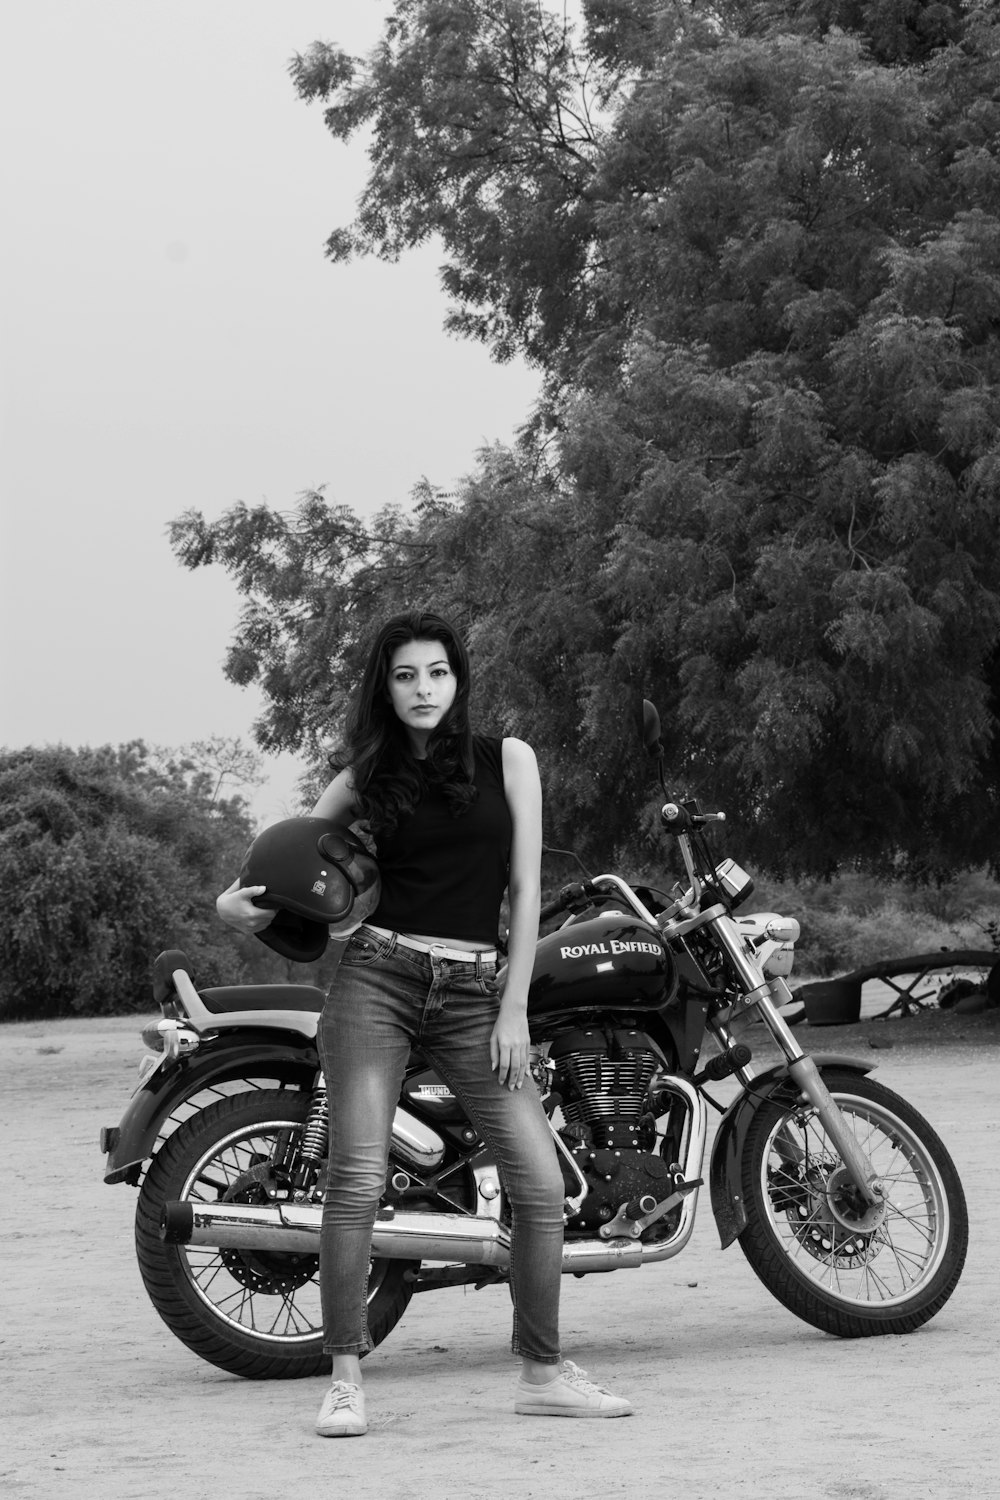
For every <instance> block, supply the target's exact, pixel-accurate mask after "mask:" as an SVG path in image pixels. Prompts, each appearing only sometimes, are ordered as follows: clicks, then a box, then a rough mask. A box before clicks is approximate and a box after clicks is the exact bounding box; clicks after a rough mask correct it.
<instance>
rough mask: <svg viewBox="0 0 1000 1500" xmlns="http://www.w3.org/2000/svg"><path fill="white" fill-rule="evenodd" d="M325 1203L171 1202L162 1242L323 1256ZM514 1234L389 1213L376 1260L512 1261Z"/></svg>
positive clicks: (458, 1218)
mask: <svg viewBox="0 0 1000 1500" xmlns="http://www.w3.org/2000/svg"><path fill="white" fill-rule="evenodd" d="M322 1218H323V1210H322V1207H321V1206H320V1205H319V1204H310V1203H280V1204H265V1205H262V1206H261V1207H259V1208H258V1207H256V1206H255V1205H253V1204H246V1203H199V1202H198V1201H197V1200H195V1199H193V1198H185V1199H182V1200H181V1201H180V1202H178V1203H166V1204H164V1206H163V1213H162V1215H161V1219H160V1236H161V1238H162V1239H164V1240H165V1241H166V1242H167V1244H170V1245H211V1246H214V1247H216V1248H217V1249H220V1250H265V1249H266V1250H278V1251H280V1250H290V1251H296V1252H298V1253H299V1254H301V1253H303V1252H307V1253H309V1254H312V1255H316V1254H317V1253H318V1252H319V1232H320V1224H321V1222H322ZM509 1246H510V1233H509V1231H508V1229H507V1228H506V1226H505V1225H503V1224H501V1223H499V1222H498V1221H497V1220H496V1219H482V1218H469V1217H467V1216H466V1215H465V1214H427V1213H395V1212H393V1210H392V1209H382V1210H381V1211H380V1213H379V1216H378V1218H377V1219H376V1220H375V1227H374V1229H373V1231H372V1255H375V1256H379V1257H381V1258H382V1259H384V1260H444V1261H458V1262H460V1263H461V1264H463V1265H470V1266H478V1265H486V1266H501V1267H506V1266H507V1265H508V1264H509V1262H510V1249H509Z"/></svg>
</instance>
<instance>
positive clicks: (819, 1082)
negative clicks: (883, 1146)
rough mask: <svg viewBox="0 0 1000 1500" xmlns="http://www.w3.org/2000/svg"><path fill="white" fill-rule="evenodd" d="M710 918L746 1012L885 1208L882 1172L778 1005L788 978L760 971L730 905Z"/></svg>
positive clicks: (862, 1190) (746, 1080)
mask: <svg viewBox="0 0 1000 1500" xmlns="http://www.w3.org/2000/svg"><path fill="white" fill-rule="evenodd" d="M706 915H708V917H709V920H708V922H707V923H706V926H708V927H710V928H711V930H712V932H713V933H714V935H715V937H716V939H717V941H718V943H719V946H720V947H721V948H722V949H723V950H724V952H725V954H726V956H727V958H728V959H729V961H730V964H731V965H732V968H733V969H734V970H735V973H736V976H737V978H738V980H739V982H740V987H741V988H742V989H744V991H745V994H744V998H743V1005H742V1006H741V1010H745V1009H749V1007H750V1006H752V1005H755V1006H756V1007H757V1011H758V1013H759V1015H760V1017H761V1020H762V1021H763V1022H764V1024H765V1025H766V1027H767V1029H768V1031H770V1033H771V1035H772V1036H773V1037H774V1040H775V1041H776V1042H777V1044H778V1046H779V1048H780V1049H781V1051H782V1052H783V1054H784V1056H785V1060H786V1062H787V1063H788V1072H789V1076H790V1077H791V1078H792V1079H793V1081H794V1082H795V1084H796V1085H797V1086H798V1088H799V1091H800V1093H801V1094H802V1097H803V1100H806V1101H808V1102H809V1103H810V1104H811V1105H812V1106H813V1108H814V1109H815V1111H816V1113H817V1115H818V1116H819V1118H820V1120H821V1121H822V1123H823V1128H824V1129H825V1131H826V1133H827V1135H828V1137H829V1138H830V1140H831V1141H832V1142H833V1145H834V1146H835V1147H836V1149H837V1152H838V1154H839V1156H840V1159H841V1161H842V1162H843V1163H844V1166H845V1167H846V1168H847V1172H848V1175H849V1177H850V1179H851V1181H852V1183H853V1184H854V1186H855V1188H856V1189H857V1191H858V1193H859V1194H860V1196H861V1198H862V1200H863V1201H864V1202H865V1203H866V1204H868V1205H869V1207H871V1208H877V1207H879V1206H880V1205H881V1202H882V1199H881V1197H880V1196H879V1194H878V1192H877V1191H876V1190H875V1188H874V1186H873V1183H874V1182H875V1178H876V1174H875V1173H874V1172H873V1171H872V1167H871V1163H870V1162H869V1160H868V1158H867V1156H866V1155H865V1153H864V1152H863V1151H862V1150H861V1147H860V1146H859V1145H858V1142H857V1137H856V1136H855V1135H854V1134H853V1133H852V1132H851V1131H850V1130H849V1129H848V1127H847V1125H846V1123H845V1121H844V1117H843V1115H842V1114H841V1112H840V1110H839V1109H838V1108H837V1105H836V1103H835V1101H834V1099H833V1096H832V1095H831V1093H830V1090H829V1089H828V1088H827V1086H826V1084H825V1083H824V1082H823V1078H822V1075H821V1074H820V1071H819V1069H818V1068H817V1066H816V1064H815V1062H814V1061H813V1059H812V1058H811V1057H810V1056H809V1055H808V1054H807V1053H806V1052H804V1051H803V1049H802V1048H801V1047H800V1046H799V1044H798V1042H797V1041H796V1039H795V1036H794V1034H793V1032H792V1030H791V1028H790V1027H789V1026H788V1024H787V1023H786V1022H785V1020H784V1019H783V1017H782V1016H781V1015H780V1014H779V1012H778V1007H777V1006H776V1005H775V1003H774V999H773V994H774V992H775V990H777V992H778V993H779V995H780V994H781V993H782V991H783V992H784V994H783V996H782V1003H785V1000H790V999H791V992H790V991H789V989H788V986H787V985H786V984H785V982H784V980H783V979H772V980H771V981H770V982H768V981H767V980H765V979H764V977H763V975H762V974H761V972H760V969H759V968H758V967H757V965H756V964H755V963H754V961H753V959H752V958H750V957H749V956H748V954H747V951H746V946H745V943H744V939H743V936H742V934H741V933H740V930H739V928H738V927H737V926H736V923H735V922H734V921H733V919H732V917H730V916H729V914H728V912H727V911H726V910H725V908H724V907H714V908H712V909H711V912H710V913H707V914H706ZM737 1076H739V1077H740V1082H741V1083H742V1084H743V1086H744V1088H749V1087H750V1086H751V1083H752V1079H751V1078H750V1076H749V1075H748V1074H746V1072H745V1070H743V1069H741V1070H739V1073H738V1075H737Z"/></svg>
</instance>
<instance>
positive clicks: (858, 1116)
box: [740, 1069, 969, 1338]
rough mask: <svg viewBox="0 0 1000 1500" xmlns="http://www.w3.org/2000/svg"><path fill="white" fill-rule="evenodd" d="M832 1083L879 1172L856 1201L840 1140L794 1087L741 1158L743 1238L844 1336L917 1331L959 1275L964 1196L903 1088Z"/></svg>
mask: <svg viewBox="0 0 1000 1500" xmlns="http://www.w3.org/2000/svg"><path fill="white" fill-rule="evenodd" d="M823 1080H824V1082H825V1083H826V1086H827V1088H828V1089H829V1090H830V1093H831V1094H832V1095H833V1098H834V1100H835V1101H836V1104H837V1106H838V1108H839V1109H840V1112H841V1114H842V1115H843V1117H844V1119H845V1121H846V1123H847V1126H848V1128H849V1129H850V1130H851V1131H853V1133H854V1135H855V1137H856V1139H857V1142H858V1145H859V1146H860V1148H861V1150H862V1151H863V1152H864V1153H865V1155H866V1157H867V1158H868V1160H869V1161H870V1162H871V1164H872V1167H873V1169H874V1171H875V1173H876V1182H875V1186H876V1188H877V1190H878V1193H879V1197H880V1202H879V1204H878V1206H877V1207H875V1208H871V1207H870V1206H867V1207H866V1205H864V1204H863V1203H859V1202H858V1201H857V1199H856V1197H855V1195H854V1192H853V1188H852V1184H851V1182H850V1180H849V1178H848V1176H847V1173H846V1170H845V1168H844V1166H843V1164H842V1162H841V1160H840V1157H839V1156H838V1154H837V1152H836V1149H835V1148H834V1146H833V1143H832V1142H831V1141H830V1139H829V1137H828V1136H827V1134H826V1131H825V1129H824V1127H823V1125H822V1123H821V1121H820V1120H819V1118H818V1116H817V1115H816V1112H815V1110H814V1109H813V1108H812V1106H811V1105H809V1104H803V1103H802V1102H801V1098H800V1096H799V1094H798V1092H797V1091H795V1093H794V1095H793V1094H792V1091H791V1089H789V1090H788V1091H785V1092H784V1093H782V1092H779V1093H778V1094H777V1095H774V1096H772V1097H771V1098H770V1099H768V1100H767V1101H766V1102H765V1103H764V1104H762V1105H761V1107H760V1109H759V1110H758V1111H757V1114H756V1115H755V1116H754V1119H753V1121H752V1123H751V1125H750V1128H749V1130H748V1132H747V1138H746V1143H745V1148H744V1153H743V1161H742V1179H743V1193H744V1203H745V1206H746V1211H747V1215H748V1217H749V1223H748V1224H747V1227H746V1228H745V1229H744V1231H743V1233H742V1234H741V1235H740V1246H741V1248H742V1250H743V1253H744V1254H745V1255H746V1258H747V1260H748V1261H749V1262H750V1264H751V1266H752V1267H753V1269H754V1271H755V1272H756V1273H757V1275H758V1276H759V1277H760V1279H761V1281H762V1282H763V1283H764V1285H765V1286H766V1287H767V1289H768V1291H770V1292H771V1293H772V1294H773V1295H774V1296H775V1297H777V1299H778V1301H779V1302H782V1303H784V1305H785V1307H787V1308H789V1309H790V1311H791V1312H793V1313H795V1314H796V1315H797V1316H798V1317H800V1318H802V1319H803V1320H804V1321H805V1322H807V1323H811V1324H812V1325H813V1326H814V1327H815V1328H821V1329H823V1330H824V1332H826V1333H834V1334H839V1335H840V1336H841V1337H843V1338H867V1337H871V1336H872V1335H874V1334H884V1333H911V1332H912V1331H913V1330H914V1329H915V1328H919V1327H920V1326H921V1324H923V1323H926V1322H927V1321H928V1319H930V1318H932V1317H933V1316H934V1314H935V1313H936V1312H937V1311H938V1310H939V1309H940V1308H941V1307H943V1306H944V1304H945V1303H946V1302H947V1300H948V1298H949V1297H950V1296H951V1294H952V1292H953V1291H954V1290H955V1287H956V1285H957V1284H958V1278H959V1276H960V1275H961V1274H962V1266H963V1264H964V1262H965V1253H966V1249H967V1246H968V1240H969V1220H968V1214H967V1211H966V1206H965V1195H964V1193H963V1192H962V1184H961V1182H960V1181H959V1178H958V1173H957V1172H956V1170H955V1166H954V1163H953V1162H952V1160H951V1157H950V1156H949V1155H948V1152H947V1150H946V1149H945V1146H944V1144H943V1143H942V1141H941V1140H940V1139H939V1137H938V1136H937V1134H936V1133H935V1131H934V1130H933V1129H932V1128H931V1126H930V1125H929V1124H928V1123H927V1121H926V1120H925V1119H924V1118H923V1116H922V1115H920V1114H918V1112H917V1111H916V1110H915V1109H913V1108H912V1107H911V1106H910V1105H909V1104H907V1102H906V1100H905V1099H901V1098H900V1097H899V1095H898V1094H894V1093H892V1091H891V1090H890V1089H887V1088H884V1087H883V1086H882V1085H881V1084H878V1083H874V1082H873V1081H872V1080H871V1079H868V1078H865V1077H863V1076H861V1075H858V1074H855V1073H850V1072H846V1071H843V1070H840V1069H826V1070H824V1073H823Z"/></svg>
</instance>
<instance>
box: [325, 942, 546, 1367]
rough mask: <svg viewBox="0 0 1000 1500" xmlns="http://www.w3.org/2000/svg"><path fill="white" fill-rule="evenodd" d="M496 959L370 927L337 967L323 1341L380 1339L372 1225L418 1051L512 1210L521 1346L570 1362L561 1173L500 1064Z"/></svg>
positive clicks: (330, 1037) (535, 1103)
mask: <svg viewBox="0 0 1000 1500" xmlns="http://www.w3.org/2000/svg"><path fill="white" fill-rule="evenodd" d="M499 1003H500V1002H499V994H498V991H497V986H496V980H495V978H494V967H493V966H492V965H489V964H484V963H483V962H482V960H479V959H477V958H476V957H475V955H474V954H470V957H469V962H467V963H465V962H459V961H454V960H451V959H440V958H435V957H432V956H431V955H430V954H427V953H419V952H417V951H415V950H413V949H409V948H403V947H400V946H397V944H396V939H395V935H393V936H392V937H387V938H386V937H380V936H378V935H376V934H375V933H372V932H370V931H368V930H367V929H366V928H361V929H360V930H359V931H358V932H357V933H355V934H354V936H353V937H352V938H351V941H350V943H349V944H348V946H347V948H346V949H345V951H344V956H343V958H342V959H341V961H340V967H339V969H338V970H337V974H336V976H335V978H334V982H333V985H332V986H331V989H330V993H329V995H328V996H327V1001H326V1005H325V1007H324V1009H323V1014H322V1017H321V1019H320V1024H319V1036H318V1040H319V1050H320V1057H321V1059H322V1063H323V1071H324V1074H325V1075H326V1084H327V1092H328V1097H329V1101H330V1164H329V1175H328V1178H327V1187H326V1198H325V1201H324V1207H323V1231H322V1237H321V1240H320V1291H321V1294H322V1301H323V1333H324V1338H323V1348H324V1350H325V1351H326V1352H327V1353H329V1354H360V1353H363V1352H365V1351H366V1350H368V1349H370V1348H371V1347H372V1345H371V1341H370V1338H369V1336H368V1328H367V1320H366V1310H367V1295H368V1265H369V1258H370V1249H371V1236H372V1226H373V1224H374V1222H375V1213H376V1209H377V1207H378V1201H379V1198H380V1196H381V1194H382V1193H383V1191H384V1189H385V1179H386V1170H387V1166H388V1154H389V1141H390V1134H391V1130H392V1120H393V1115H394V1113H395V1109H396V1104H397V1102H398V1100H399V1093H400V1088H401V1087H402V1082H403V1074H404V1070H405V1067H406V1062H407V1059H408V1057H409V1055H410V1048H411V1046H412V1045H416V1046H419V1047H420V1049H421V1050H422V1052H423V1053H424V1054H425V1055H426V1057H427V1058H428V1061H429V1062H430V1063H431V1064H432V1065H433V1066H434V1067H435V1068H436V1069H437V1071H438V1072H439V1073H440V1074H441V1077H442V1078H443V1079H444V1080H445V1082H446V1083H447V1084H448V1085H449V1086H450V1088H451V1089H452V1092H453V1093H454V1094H456V1095H457V1097H458V1098H459V1099H460V1100H461V1102H462V1104H463V1106H464V1108H465V1110H466V1112H467V1114H468V1116H469V1118H470V1120H471V1121H472V1123H473V1124H474V1125H475V1127H476V1129H477V1130H479V1131H480V1133H481V1134H482V1136H483V1137H484V1139H485V1140H486V1142H487V1144H488V1146H489V1147H490V1149H491V1150H492V1152H493V1153H494V1155H495V1157H496V1161H497V1166H498V1169H499V1172H500V1177H501V1180H502V1182H503V1185H504V1188H505V1190H506V1193H507V1196H508V1199H509V1202H510V1204H511V1208H512V1213H513V1224H512V1231H511V1267H510V1277H511V1298H512V1301H513V1304H514V1332H513V1339H512V1344H511V1347H512V1349H513V1351H514V1353H515V1354H520V1355H522V1356H524V1357H525V1358H528V1359H533V1360H538V1361H539V1362H541V1363H543V1364H557V1363H558V1361H559V1331H558V1329H559V1287H560V1280H561V1275H562V1242H563V1193H564V1189H563V1180H562V1171H561V1168H560V1166H559V1161H558V1158H557V1156H556V1151H555V1146H554V1144H553V1141H552V1134H551V1131H550V1130H549V1124H548V1121H547V1119H546V1117H545V1111H544V1110H543V1109H542V1105H541V1101H540V1099H539V1097H538V1091H537V1089H536V1088H535V1085H534V1082H533V1081H532V1079H531V1078H530V1077H529V1078H527V1079H525V1082H524V1086H523V1088H521V1089H514V1090H513V1091H511V1090H510V1089H507V1088H503V1087H501V1086H500V1084H499V1083H498V1082H497V1075H496V1073H495V1072H494V1071H493V1069H492V1068H491V1066H490V1034H491V1032H492V1030H493V1026H494V1023H495V1022H496V1018H497V1012H498V1009H499Z"/></svg>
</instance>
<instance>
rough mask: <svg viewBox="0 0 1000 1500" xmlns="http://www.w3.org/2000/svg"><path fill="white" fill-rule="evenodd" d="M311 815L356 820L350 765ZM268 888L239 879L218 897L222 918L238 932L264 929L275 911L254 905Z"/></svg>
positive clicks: (325, 793) (217, 909)
mask: <svg viewBox="0 0 1000 1500" xmlns="http://www.w3.org/2000/svg"><path fill="white" fill-rule="evenodd" d="M311 816H312V817H314V818H329V819H330V821H331V822H334V823H350V822H352V821H353V820H354V818H355V817H356V816H357V809H356V808H355V806H354V783H353V782H352V780H351V772H350V768H349V767H347V768H345V769H344V770H343V771H340V772H338V774H337V775H336V776H335V777H334V778H333V780H332V781H331V782H330V785H329V786H328V787H327V789H326V791H325V792H323V793H322V794H321V795H320V797H319V799H318V801H317V803H316V806H315V807H314V808H313V810H312V813H311ZM266 890H267V886H266V885H243V886H241V885H240V883H239V880H234V881H233V883H232V885H231V886H230V887H229V889H228V890H225V891H223V892H222V895H221V896H219V897H218V899H217V900H216V903H215V909H216V911H217V912H218V913H219V916H220V917H221V918H222V920H223V921H224V922H225V923H226V924H227V925H228V926H229V927H235V929H236V931H237V932H263V930H264V928H265V927H267V926H269V924H270V923H271V922H273V920H274V912H273V911H268V910H266V909H262V908H261V907H259V906H254V904H253V898H254V897H255V896H263V894H264V892H265V891H266Z"/></svg>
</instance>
